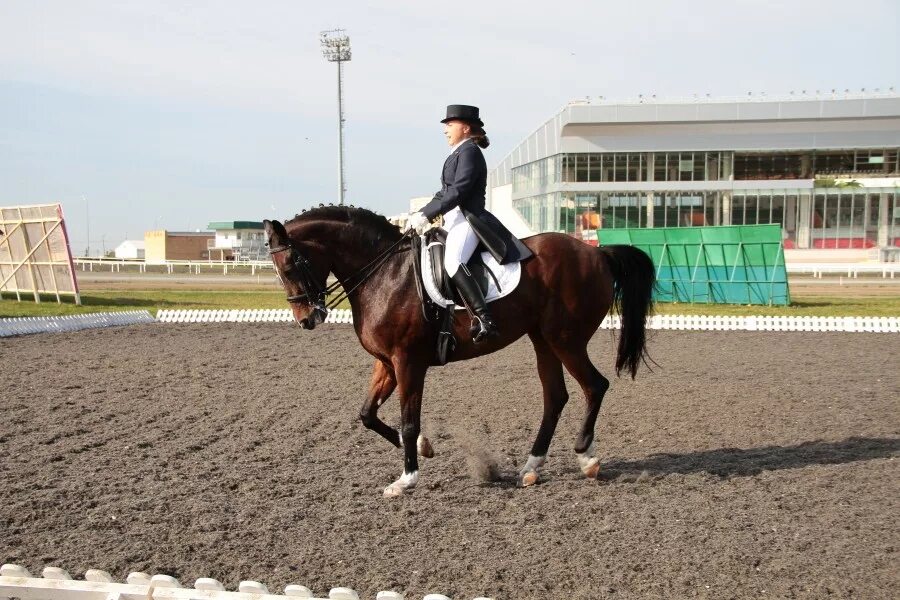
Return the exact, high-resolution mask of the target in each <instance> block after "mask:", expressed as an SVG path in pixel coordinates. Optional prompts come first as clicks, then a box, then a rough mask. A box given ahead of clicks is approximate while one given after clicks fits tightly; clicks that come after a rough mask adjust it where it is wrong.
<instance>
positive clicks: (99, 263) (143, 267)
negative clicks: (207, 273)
mask: <svg viewBox="0 0 900 600" xmlns="http://www.w3.org/2000/svg"><path fill="white" fill-rule="evenodd" d="M72 260H73V262H74V263H75V265H76V266H79V267H81V270H82V271H89V272H93V271H94V267H97V269H98V270H99V269H104V268H105V267H109V270H110V272H116V273H118V272H121V271H122V267H127V266H133V267H137V269H138V272H140V273H146V272H147V266H161V267H165V269H166V273H168V274H169V275H172V274H174V273H175V272H176V271H181V272H185V273H193V274H196V275H199V274H200V268H201V267H204V268H207V269H208V268H210V267H214V268H216V269H219V268H221V269H222V272H223V273H224V274H225V275H227V274H228V270H229V269H232V270H233V269H234V268H235V267H239V266H242V267H250V274H251V275H256V270H257V269H273V268H274V265H273V264H272V261H271V260H167V261H163V262H159V263H153V262H151V263H147V262H146V261H144V260H143V259H134V258H73V259H72Z"/></svg>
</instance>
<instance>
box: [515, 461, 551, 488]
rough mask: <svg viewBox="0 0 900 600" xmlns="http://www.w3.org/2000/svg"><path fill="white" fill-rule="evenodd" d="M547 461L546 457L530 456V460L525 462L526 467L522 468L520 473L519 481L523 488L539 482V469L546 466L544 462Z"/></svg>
mask: <svg viewBox="0 0 900 600" xmlns="http://www.w3.org/2000/svg"><path fill="white" fill-rule="evenodd" d="M546 460H547V457H546V456H533V455H531V454H529V455H528V460H527V461H526V462H525V466H524V467H522V470H521V471H519V480H520V482H521V484H522V485H523V486H529V485H534V484H535V483H537V481H538V469H540V468H541V467H542V466H544V461H546Z"/></svg>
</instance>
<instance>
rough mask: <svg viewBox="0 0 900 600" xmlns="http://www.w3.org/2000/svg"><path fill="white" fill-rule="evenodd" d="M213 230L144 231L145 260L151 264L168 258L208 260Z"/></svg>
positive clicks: (213, 235) (213, 237)
mask: <svg viewBox="0 0 900 600" xmlns="http://www.w3.org/2000/svg"><path fill="white" fill-rule="evenodd" d="M215 237H216V236H215V234H214V233H212V232H211V231H196V232H191V231H166V230H164V229H160V230H157V231H148V232H146V233H144V260H145V261H147V262H148V263H150V264H153V263H156V264H159V263H163V262H165V261H167V260H207V258H209V251H208V250H207V248H208V246H209V243H210V242H211V241H213V240H214V239H215Z"/></svg>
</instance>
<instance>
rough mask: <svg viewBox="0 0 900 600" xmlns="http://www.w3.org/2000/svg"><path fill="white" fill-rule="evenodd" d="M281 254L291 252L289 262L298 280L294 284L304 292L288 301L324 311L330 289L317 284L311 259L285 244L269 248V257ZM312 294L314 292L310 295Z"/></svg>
mask: <svg viewBox="0 0 900 600" xmlns="http://www.w3.org/2000/svg"><path fill="white" fill-rule="evenodd" d="M279 252H290V253H291V254H290V256H289V257H288V260H290V261H291V262H292V263H293V265H294V268H295V269H296V270H297V278H296V279H295V280H294V283H296V284H297V285H299V286H300V289H301V290H304V292H303V293H301V294H294V295H293V296H288V297H287V301H288V302H290V303H291V304H309V305H310V306H312V307H313V308H317V309H322V310H324V309H325V308H326V307H325V299H326V298H327V297H328V288H323V287H322V286H320V285H319V284H318V282H316V278H315V276H314V275H313V272H312V265H311V263H310V262H309V259H308V258H306V257H305V256H303V255H302V254H300V252H298V251H297V249H296V248H294V246H293V245H292V244H289V243H288V244H283V245H281V246H276V247H274V248H269V255H274V254H278V253H279ZM310 292H312V293H311V294H310Z"/></svg>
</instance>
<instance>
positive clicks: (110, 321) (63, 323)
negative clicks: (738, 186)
mask: <svg viewBox="0 0 900 600" xmlns="http://www.w3.org/2000/svg"><path fill="white" fill-rule="evenodd" d="M293 320H294V316H293V313H292V312H291V310H290V309H288V308H266V309H239V310H197V309H190V310H161V311H159V312H158V313H157V314H156V319H154V318H153V317H151V316H150V313H148V312H147V311H145V310H142V311H124V312H112V313H93V314H86V315H72V316H67V317H24V318H13V319H0V337H7V336H13V335H26V334H29V333H49V332H61V331H77V330H79V329H91V328H96V327H116V326H123V325H134V324H137V323H153V322H159V323H290V322H292V321H293ZM325 322H326V323H337V324H352V323H353V313H352V311H350V310H344V309H334V310H331V311H329V312H328V317H326V319H325ZM621 327H622V323H621V319H620V317H619V316H618V315H612V316H607V317H606V318H605V319H604V320H603V323H601V324H600V328H601V329H620V328H621ZM647 328H648V329H670V330H693V331H832V332H844V333H900V317H793V316H777V317H776V316H766V315H750V316H708V315H653V316H652V317H650V318H649V319H648V320H647Z"/></svg>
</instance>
